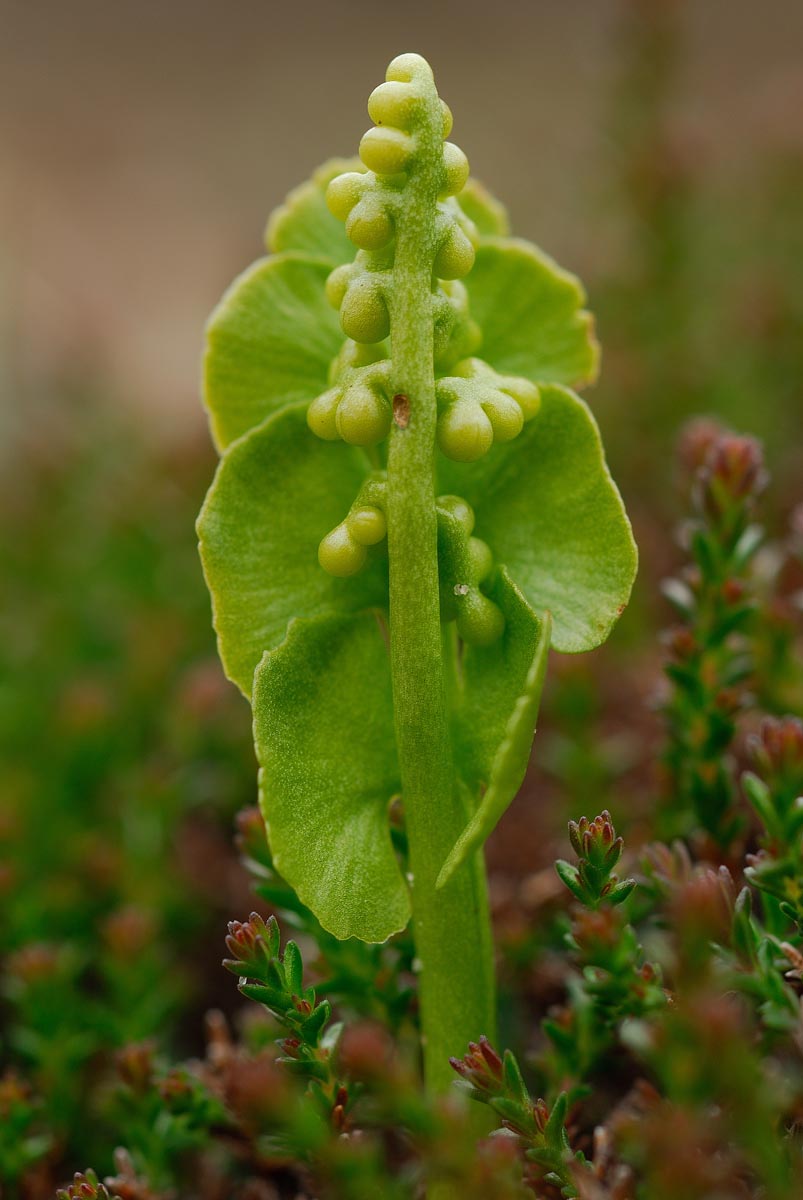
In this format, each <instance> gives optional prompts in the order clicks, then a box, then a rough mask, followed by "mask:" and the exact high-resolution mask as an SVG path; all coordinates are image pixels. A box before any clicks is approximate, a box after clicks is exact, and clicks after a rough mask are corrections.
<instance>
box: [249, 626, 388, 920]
mask: <svg viewBox="0 0 803 1200" xmlns="http://www.w3.org/2000/svg"><path fill="white" fill-rule="evenodd" d="M253 705H254V740H255V743H256V750H257V758H258V760H259V763H260V806H261V808H262V813H263V816H264V818H265V823H266V826H267V829H268V840H269V842H270V847H271V852H272V854H273V859H274V862H275V864H276V869H277V871H278V872H279V873H280V874H281V875H282V877H283V878H284V879H286V880H287V882H288V883H289V884H290V885H291V887H293V888H295V890H296V892H297V893H298V896H299V898H300V899H301V900H302V901H303V903H304V904H306V905H307V907H308V908H310V909H311V910H312V912H313V913H314V914H315V916H316V917H317V918H318V920H319V921H320V922H321V924H322V925H323V927H324V928H325V929H327V930H328V931H329V932H330V933H333V934H334V935H335V936H336V937H338V938H347V937H358V938H361V939H362V940H363V941H366V942H382V941H385V940H386V939H387V938H388V937H390V936H391V934H394V933H397V932H398V931H399V930H400V929H403V928H404V926H405V925H406V924H407V921H408V919H409V915H410V901H409V895H408V891H407V887H406V884H405V882H404V880H403V878H402V875H401V871H400V869H399V865H398V862H397V860H396V856H395V854H394V852H393V846H392V844H391V838H390V827H389V823H388V805H389V804H390V801H391V799H392V797H393V796H394V795H395V794H396V793H397V792H398V789H399V777H398V765H397V761H396V747H395V741H394V737H393V708H392V702H391V693H390V667H389V663H388V657H387V650H386V647H385V643H384V641H383V638H382V635H381V633H380V630H379V626H378V624H377V622H376V619H375V618H374V617H373V616H371V615H370V614H360V615H358V616H351V617H319V618H316V619H313V620H297V621H293V623H292V624H291V625H290V627H289V629H288V632H287V637H286V638H285V640H284V641H283V642H282V644H281V645H280V646H279V647H277V649H275V650H273V651H272V652H271V653H269V654H266V655H265V657H264V659H263V660H262V662H261V664H260V666H259V668H258V669H257V672H256V675H255V677H254V699H253Z"/></svg>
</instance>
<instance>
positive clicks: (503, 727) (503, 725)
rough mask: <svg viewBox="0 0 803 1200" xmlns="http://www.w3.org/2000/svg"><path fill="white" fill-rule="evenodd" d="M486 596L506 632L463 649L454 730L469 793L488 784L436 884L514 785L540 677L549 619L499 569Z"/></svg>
mask: <svg viewBox="0 0 803 1200" xmlns="http://www.w3.org/2000/svg"><path fill="white" fill-rule="evenodd" d="M488 595H489V596H490V598H491V599H492V600H493V601H494V602H495V604H496V605H497V606H498V607H499V608H500V609H501V611H502V613H503V615H504V618H505V632H504V634H503V636H502V639H501V641H500V642H495V643H493V644H492V645H491V646H485V647H483V646H466V647H465V649H464V653H463V694H462V697H461V703H460V706H459V709H458V714H457V721H456V731H455V745H456V749H457V751H458V754H457V757H458V762H459V763H460V769H461V770H462V771H463V772H464V774H465V776H466V778H467V782H469V784H470V785H471V786H472V787H473V789H474V791H475V793H476V790H477V789H478V786H479V785H480V784H486V785H487V786H486V789H485V794H484V795H483V797H482V800H481V801H480V804H479V807H478V808H477V810H476V812H475V813H474V816H473V817H472V819H471V821H470V822H469V824H468V825H467V826H466V828H465V830H464V831H463V833H462V834H461V835H460V837H459V838H458V840H457V842H456V843H455V846H454V848H453V850H452V851H451V853H450V854H449V856H448V858H447V859H446V862H445V863H444V865H443V868H442V870H441V873H440V875H439V877H438V886H439V887H443V886H444V885H445V884H446V883H447V882H448V881H449V879H450V878H451V877H452V875H453V874H454V872H455V871H456V870H457V869H458V867H460V865H461V864H462V863H464V862H465V860H466V858H467V857H468V856H469V854H471V853H472V851H474V850H476V849H477V848H478V847H479V846H481V845H482V844H483V842H485V841H486V839H487V838H488V837H489V836H490V834H491V833H492V832H493V830H494V829H495V828H496V825H497V824H498V822H499V819H500V817H501V816H502V815H503V813H504V812H505V810H506V809H507V808H508V806H509V805H510V803H511V801H512V800H513V798H514V797H515V795H516V793H517V791H518V790H519V788H520V787H521V783H522V780H523V779H524V775H525V772H526V770H527V764H528V762H529V760H530V749H531V747H532V741H533V735H534V733H535V723H536V720H537V718H538V708H539V705H540V702H541V692H542V691H543V687H544V679H545V677H546V666H547V659H548V657H549V645H550V631H551V621H550V617H549V615H548V614H547V615H546V617H545V618H544V619H543V620H541V621H539V619H538V618H537V617H536V615H535V613H534V612H533V611H532V609H531V608H530V606H529V605H528V604H527V602H526V601H525V600H524V598H523V597H522V595H521V593H520V592H519V590H518V588H516V587H515V585H514V584H513V583H511V581H510V579H509V577H508V575H507V573H506V572H504V571H501V572H499V573H498V576H497V578H496V580H495V581H494V583H493V585H492V586H491V587H490V588H489V589H488Z"/></svg>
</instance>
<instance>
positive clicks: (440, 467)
mask: <svg viewBox="0 0 803 1200" xmlns="http://www.w3.org/2000/svg"><path fill="white" fill-rule="evenodd" d="M368 109H369V114H370V115H371V117H372V119H373V121H374V126H373V127H372V128H371V129H369V130H368V132H367V133H366V134H365V136H364V137H363V139H362V141H361V143H360V158H361V162H360V163H352V164H345V163H335V164H328V165H326V166H325V167H323V168H321V170H320V171H318V172H317V173H316V175H315V176H314V178H313V179H312V181H311V182H310V183H308V184H306V185H303V186H302V187H301V188H299V189H298V190H297V191H296V192H295V193H294V194H293V195H292V196H291V197H290V199H289V200H288V203H287V204H286V205H285V206H284V207H283V208H281V209H280V210H279V211H278V212H277V213H275V214H274V215H273V217H272V218H271V220H270V222H269V224H268V232H267V241H268V248H269V250H270V251H271V252H272V253H271V254H270V256H269V257H268V258H266V259H263V260H261V261H260V262H258V263H257V264H255V265H254V266H253V267H251V268H250V269H249V270H248V271H246V272H245V274H244V275H243V276H241V277H240V279H239V280H238V281H237V282H236V283H235V284H234V285H233V286H232V288H231V289H230V291H229V292H228V293H227V295H226V297H225V298H224V300H223V302H222V304H221V305H220V307H219V308H218V309H217V310H216V312H215V313H214V314H213V317H212V319H211V322H210V325H209V332H208V344H207V352H206V359H205V367H204V379H205V397H206V403H207V406H208V408H209V412H210V416H211V422H212V430H213V434H214V437H215V441H216V443H217V446H218V448H219V450H220V452H221V463H220V467H219V470H218V473H217V476H216V478H215V482H214V484H213V486H212V489H211V491H210V493H209V496H208V498H207V501H206V504H205V505H204V509H203V511H202V513H201V517H200V520H199V535H200V543H201V555H202V558H203V563H204V568H205V573H206V578H207V582H208V585H209V588H210V591H211V593H212V598H213V603H214V611H215V625H216V629H217V632H218V640H219V648H220V654H221V658H222V661H223V664H224V667H225V669H226V672H227V674H228V675H229V677H230V678H231V679H232V680H234V682H236V683H237V684H238V686H239V687H240V688H241V690H242V691H243V692H244V693H245V694H246V695H247V696H248V697H249V698H250V699H251V702H252V707H253V714H254V737H255V745H256V752H257V757H258V759H259V763H260V803H261V807H262V812H263V815H264V818H265V823H266V828H267V833H268V840H269V843H270V848H271V854H272V858H273V863H274V865H275V868H276V870H277V871H278V873H279V874H280V875H281V876H282V877H283V878H284V880H285V881H286V882H287V883H288V884H289V885H290V886H291V887H292V888H293V889H294V890H295V891H296V893H297V894H298V897H299V898H300V900H301V901H302V902H303V904H304V905H306V906H307V907H308V908H309V909H310V910H311V911H312V912H313V913H314V915H315V916H316V918H317V919H318V920H319V921H320V923H321V925H322V926H323V927H324V928H325V929H327V930H328V931H329V932H331V933H332V934H334V935H335V936H336V937H338V938H341V939H345V938H350V937H356V938H360V939H362V940H364V941H366V942H383V941H385V940H387V939H388V938H389V937H391V936H393V935H394V934H396V933H398V932H399V931H400V930H402V929H404V928H405V926H406V925H407V923H408V921H409V920H410V918H411V917H412V922H413V937H414V941H415V953H416V968H417V973H418V990H419V1003H420V1013H421V1030H422V1044H423V1048H424V1059H425V1066H426V1075H427V1079H428V1081H429V1084H430V1086H431V1087H433V1088H435V1089H438V1088H442V1087H443V1086H445V1084H446V1082H447V1080H448V1066H447V1060H448V1056H449V1053H450V1052H454V1051H455V1050H457V1049H459V1047H460V1046H462V1045H465V1043H466V1042H467V1041H468V1040H469V1039H475V1038H476V1037H478V1036H480V1034H481V1033H483V1032H487V1031H489V1030H493V1028H494V1022H495V1018H494V980H493V961H492V942H491V933H490V926H489V921H488V912H487V898H486V888H485V881H484V873H483V867H482V856H481V847H482V843H483V842H484V840H485V839H486V838H487V836H488V834H489V833H490V831H491V830H492V829H493V827H494V825H495V824H496V823H497V821H498V819H499V817H500V816H501V814H502V813H503V812H504V810H505V808H506V807H507V805H508V804H509V803H510V801H511V799H512V798H513V796H514V794H515V792H516V790H517V788H518V786H519V784H520V782H521V779H522V777H523V774H524V770H525V767H526V764H527V760H528V756H529V751H530V743H531V741H532V737H533V731H534V728H535V721H536V716H537V712H538V705H539V699H540V695H541V689H542V687H543V681H544V675H545V671H546V661H547V653H548V650H549V647H550V645H552V646H554V648H555V649H557V650H561V651H564V652H579V651H582V650H587V649H590V648H592V647H594V646H596V645H598V644H599V643H600V642H601V641H602V640H604V638H605V637H606V636H607V634H608V632H609V630H610V628H611V626H612V625H613V623H614V621H615V620H616V618H617V616H618V615H619V614H620V613H621V612H622V610H623V608H624V606H625V604H626V602H627V598H628V595H629V592H630V588H631V584H632V580H633V575H634V571H635V563H636V555H635V547H634V544H633V539H632V536H631V533H630V528H629V525H628V522H627V519H626V517H625V514H624V510H623V508H622V503H621V500H620V498H619V495H618V492H617V491H616V488H615V486H614V485H613V483H612V481H611V479H610V476H609V474H608V471H607V468H606V466H605V462H604V459H603V455H602V448H601V444H600V440H599V435H598V433H597V430H596V426H595V424H594V421H593V418H592V417H591V415H590V413H589V411H588V408H587V407H586V405H585V404H584V403H583V402H582V401H581V400H580V399H579V398H578V397H577V395H576V394H575V393H574V392H573V391H571V390H570V388H571V385H576V384H583V383H587V382H589V381H590V380H591V379H593V377H594V375H595V373H596V366H597V347H596V343H595V341H594V339H593V335H592V327H591V319H590V317H589V315H588V313H587V312H585V310H584V309H583V307H582V306H583V301H584V295H583V291H582V289H581V287H580V285H579V284H578V282H577V281H576V280H575V279H574V278H573V277H572V276H570V275H568V274H567V273H566V272H564V271H561V270H560V269H559V268H558V267H557V266H556V265H555V264H554V263H552V262H551V261H550V260H549V259H547V258H546V257H545V256H544V255H542V254H541V253H540V252H539V251H538V250H536V248H535V247H533V246H530V245H529V244H527V243H525V242H522V241H519V240H516V239H512V238H510V237H509V236H507V228H506V222H505V218H504V215H503V213H502V210H501V208H500V206H499V205H498V203H497V202H496V201H494V200H493V199H492V198H490V197H489V196H488V195H487V194H486V193H485V192H484V191H483V190H482V189H481V188H479V186H478V185H476V184H471V183H470V182H469V179H468V174H469V169H468V163H467V160H466V158H465V155H464V154H463V152H462V151H461V150H460V149H459V148H458V147H457V146H456V145H455V144H454V143H452V142H449V141H447V140H445V139H446V138H448V135H449V133H450V131H451V126H452V117H451V113H450V112H449V110H448V108H447V107H446V105H445V104H444V103H443V101H441V99H440V98H439V96H438V93H437V91H436V89H435V84H434V81H433V77H432V72H431V70H430V68H429V66H428V64H427V63H426V62H425V61H424V60H423V59H422V58H420V57H419V56H417V55H411V54H407V55H402V56H400V57H399V58H397V59H394V60H393V62H392V63H391V64H390V66H389V68H388V71H387V75H386V82H385V83H383V84H381V85H380V86H379V87H378V88H376V89H375V90H374V92H373V93H372V94H371V97H370V100H369V104H368ZM342 222H344V223H345V233H344V231H343V228H342V225H341V223H342ZM464 280H465V282H463V281H464ZM398 796H400V797H401V806H402V811H403V826H404V837H405V850H406V853H405V854H404V855H402V856H400V855H399V854H398V853H397V851H396V848H395V847H394V844H393V842H392V840H391V836H390V826H389V821H388V809H389V806H390V804H391V802H392V801H393V800H394V798H395V797H398ZM454 946H459V947H460V952H459V953H455V952H454V951H453V949H452V948H453V947H454Z"/></svg>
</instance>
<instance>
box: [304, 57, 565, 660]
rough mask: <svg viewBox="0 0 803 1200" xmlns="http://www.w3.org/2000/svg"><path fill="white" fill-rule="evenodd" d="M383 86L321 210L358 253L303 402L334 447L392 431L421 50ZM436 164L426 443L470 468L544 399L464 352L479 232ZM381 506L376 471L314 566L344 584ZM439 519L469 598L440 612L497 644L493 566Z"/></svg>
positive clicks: (338, 290) (472, 637)
mask: <svg viewBox="0 0 803 1200" xmlns="http://www.w3.org/2000/svg"><path fill="white" fill-rule="evenodd" d="M386 80H387V82H385V83H383V84H381V85H380V86H379V87H378V88H376V89H375V90H374V91H373V92H372V93H371V96H370V98H369V101H368V112H369V114H370V116H371V119H372V120H373V121H374V122H375V126H376V127H375V128H373V129H369V130H368V132H367V133H366V134H365V136H364V137H363V139H362V141H361V143H360V157H361V159H362V161H363V163H364V164H365V166H366V168H367V170H366V171H365V172H360V171H348V172H346V173H345V174H343V175H338V176H337V177H336V178H335V179H333V180H332V182H331V183H330V184H329V188H328V191H327V195H326V200H327V204H328V206H329V209H330V211H331V212H332V214H333V215H334V216H336V217H337V218H338V219H340V220H342V221H345V225H346V233H347V235H348V237H349V239H350V240H351V241H352V242H353V243H354V244H355V246H357V247H358V250H357V255H356V257H355V259H354V262H353V263H347V264H344V265H342V266H339V267H337V268H336V269H335V270H334V271H333V272H332V273H331V275H330V276H329V279H328V280H327V285H326V291H327V296H328V299H329V301H330V302H331V304H332V305H333V306H334V307H335V308H337V309H338V310H339V312H340V322H341V325H342V328H343V332H344V333H345V334H346V336H347V338H348V341H346V343H345V345H344V347H343V349H342V351H341V352H340V354H339V355H338V357H337V358H336V359H335V361H334V362H333V364H332V368H331V372H330V382H331V384H332V386H331V387H330V388H329V390H328V391H326V392H324V393H323V395H321V396H318V398H317V399H316V400H314V401H313V402H312V404H311V405H310V407H309V411H308V415H307V420H308V423H309V427H310V429H311V430H312V431H313V433H315V434H317V435H318V437H320V438H323V439H325V440H327V441H335V440H337V439H338V438H342V440H343V441H345V442H348V443H350V444H351V445H353V446H374V445H376V444H378V443H379V442H381V441H383V440H384V439H385V438H386V437H387V436H388V434H389V432H390V428H391V423H392V421H393V417H394V414H393V398H392V387H391V362H390V359H389V357H388V355H389V348H388V344H387V341H386V339H387V338H388V336H389V334H390V312H391V306H392V295H393V289H394V286H395V284H394V278H393V264H394V255H395V241H396V230H397V223H398V222H400V221H402V220H403V219H404V190H405V187H406V186H407V184H408V182H409V180H410V177H411V176H412V175H413V174H414V173H415V172H416V171H417V170H422V169H423V170H431V169H432V162H431V161H427V160H428V159H429V158H430V156H431V151H430V150H429V147H428V146H427V145H426V144H425V141H426V132H427V130H426V120H427V112H428V111H431V110H430V109H429V105H428V100H429V99H430V98H431V97H432V96H433V95H434V94H435V92H434V87H435V85H434V81H433V78H432V72H431V70H430V68H429V66H428V64H427V63H426V62H425V61H424V60H423V59H422V58H419V57H418V55H414V54H403V55H401V56H399V57H398V58H396V59H394V60H393V62H392V63H391V64H390V66H389V67H388V70H387V75H386ZM439 104H440V111H441V113H442V120H443V129H442V137H443V138H446V137H448V135H449V132H450V131H451V127H452V116H451V113H450V112H449V109H448V107H447V106H446V104H444V102H443V101H442V100H440V101H439ZM438 145H440V143H438ZM439 157H440V162H439V163H438V164H437V169H438V170H439V172H440V178H441V188H440V194H439V201H438V205H437V215H436V219H435V239H434V246H433V248H432V252H433V260H432V321H433V335H434V351H435V368H436V399H437V405H438V424H437V437H438V444H439V446H440V449H441V450H442V451H443V453H444V454H445V455H447V457H449V458H452V459H455V460H456V461H458V462H472V461H474V460H475V459H478V458H480V457H481V456H482V455H483V454H485V453H487V451H488V450H489V449H490V447H491V445H492V444H493V442H494V441H498V442H508V441H511V440H512V439H513V438H515V437H516V435H517V434H518V433H519V432H520V431H521V428H522V426H523V424H524V422H525V421H527V420H529V419H530V418H531V417H533V416H535V414H536V413H537V412H538V409H539V406H540V403H541V397H540V394H539V390H538V387H537V386H536V385H535V384H534V383H531V382H530V380H528V379H521V378H518V377H517V376H512V375H499V374H498V373H497V372H496V371H494V370H493V368H492V367H490V366H489V365H488V364H487V363H485V362H483V360H482V359H480V358H477V357H474V354H475V351H476V350H477V349H478V348H479V345H480V342H481V340H482V335H481V332H480V329H479V327H478V326H477V324H476V323H475V322H474V321H472V319H471V317H470V315H469V311H468V295H467V292H466V289H465V287H464V286H463V285H462V284H461V283H460V282H459V280H460V279H461V278H462V277H463V276H465V275H467V274H468V273H469V271H470V270H471V268H472V266H473V265H474V248H475V245H476V243H477V240H478V235H477V231H476V228H475V226H474V224H473V222H472V221H470V220H469V219H468V217H466V215H465V214H464V213H463V212H462V210H461V208H460V207H459V205H458V204H457V202H456V200H455V199H454V197H455V196H456V195H457V194H458V193H459V192H460V191H461V190H462V188H463V186H464V184H465V183H466V180H467V179H468V172H469V167H468V160H467V159H466V156H465V154H464V153H463V151H462V150H461V149H460V148H459V147H458V146H456V145H454V144H453V143H452V142H448V141H443V142H442V147H441V149H440V153H439ZM383 507H384V505H383V478H382V473H381V472H377V473H376V474H375V475H373V476H372V477H371V478H370V479H369V480H368V481H367V483H366V484H365V486H364V487H363V489H362V490H361V492H360V495H359V496H358V497H357V499H356V501H355V503H354V505H353V506H352V509H351V511H350V512H349V514H348V516H347V517H346V518H345V520H344V521H343V522H342V523H341V524H340V525H338V526H337V527H336V528H335V529H333V530H332V532H331V533H329V534H328V535H327V537H325V538H324V540H323V542H322V543H321V546H320V552H319V558H320V562H321V566H322V567H323V568H324V569H325V570H327V571H329V572H330V573H331V574H333V575H341V576H347V575H353V574H355V573H356V572H357V571H359V570H360V569H361V568H362V567H363V566H364V564H365V562H366V559H367V555H368V547H369V546H374V545H377V544H378V543H379V542H381V541H382V540H383V539H384V537H385V535H386V532H387V528H386V523H385V516H384V511H383ZM438 510H439V525H440V526H441V535H442V539H443V538H445V539H446V540H448V541H450V542H451V543H452V546H451V547H450V549H453V550H454V551H456V558H457V560H459V562H460V566H461V570H460V571H459V572H458V575H459V577H458V578H456V579H455V581H454V582H453V583H452V585H451V594H452V595H453V596H454V597H457V598H458V599H464V600H465V601H466V602H465V603H459V604H458V605H457V607H456V610H455V611H453V612H451V613H449V612H445V613H444V616H445V617H447V618H448V617H449V616H451V617H455V616H456V617H457V620H458V628H459V631H460V634H461V636H462V637H463V638H464V639H465V640H466V641H473V642H491V641H494V640H495V639H496V638H497V637H498V636H499V635H500V633H501V631H502V628H503V625H504V621H503V619H502V615H501V613H499V611H498V609H496V606H495V605H494V604H493V603H492V602H491V601H490V600H488V599H487V597H485V596H483V595H482V593H480V592H479V587H478V585H479V583H480V582H481V581H482V580H483V579H484V578H485V576H486V575H487V574H488V572H489V571H490V569H491V567H492V565H493V563H492V559H491V554H490V551H489V549H488V547H487V546H486V545H485V543H483V542H480V541H479V540H478V539H477V538H472V537H471V531H472V528H473V524H474V515H473V513H472V511H471V509H470V508H469V506H468V505H467V504H466V503H465V502H464V501H463V500H460V499H459V498H457V497H453V496H442V497H440V498H439V500H438ZM443 513H452V515H454V514H455V513H459V516H458V520H457V527H455V526H454V523H453V522H452V523H446V524H445V523H444V519H443ZM461 530H462V545H459V544H456V541H457V542H459V540H460V531H461ZM451 557H454V556H451ZM448 590H449V589H448V588H447V589H446V591H447V592H448ZM447 607H448V605H447ZM453 607H454V606H453Z"/></svg>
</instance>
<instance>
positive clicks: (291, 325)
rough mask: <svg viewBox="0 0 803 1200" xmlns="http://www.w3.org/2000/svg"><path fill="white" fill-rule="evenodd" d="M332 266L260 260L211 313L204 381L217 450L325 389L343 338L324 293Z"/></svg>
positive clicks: (290, 258)
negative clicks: (274, 414)
mask: <svg viewBox="0 0 803 1200" xmlns="http://www.w3.org/2000/svg"><path fill="white" fill-rule="evenodd" d="M330 270H331V266H330V264H329V263H327V262H324V261H322V260H320V259H312V258H308V257H305V256H302V255H295V254H292V255H291V254H285V255H277V256H276V257H275V258H263V259H260V261H259V262H256V263H254V264H253V266H251V267H249V268H248V270H247V271H245V272H244V273H243V274H242V275H240V276H239V278H237V279H235V281H234V283H233V284H232V285H231V287H230V288H229V290H228V291H227V292H226V294H225V296H224V297H223V299H222V300H221V302H220V304H219V305H218V306H217V308H216V309H215V311H214V312H213V313H212V316H211V317H210V319H209V324H208V326H207V342H206V353H205V355H204V380H203V385H204V403H205V404H206V407H207V409H208V410H209V415H210V418H211V425H212V435H213V437H214V439H215V444H216V445H217V447H218V449H219V450H220V449H224V448H225V447H226V446H228V445H229V444H230V443H231V442H233V441H234V440H235V439H237V438H239V437H242V435H243V434H245V433H248V431H249V430H250V429H254V428H255V427H256V426H257V425H260V424H261V423H262V422H263V421H264V420H265V419H266V417H269V416H270V415H271V414H272V413H274V412H277V411H278V410H279V409H280V408H285V407H286V406H287V405H289V404H295V403H298V402H299V401H301V400H305V401H307V402H309V401H311V400H314V399H315V397H316V396H319V395H320V394H321V392H324V391H326V388H327V387H328V386H329V381H328V372H329V364H330V363H331V361H332V359H333V358H334V356H335V355H336V354H337V353H338V351H339V350H340V347H341V346H342V345H343V341H344V337H343V332H342V330H341V328H340V322H339V320H338V316H337V313H336V312H335V311H334V309H332V307H331V306H330V305H329V304H328V303H327V300H326V296H325V294H324V285H325V283H326V277H327V275H328V274H329V272H330Z"/></svg>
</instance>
